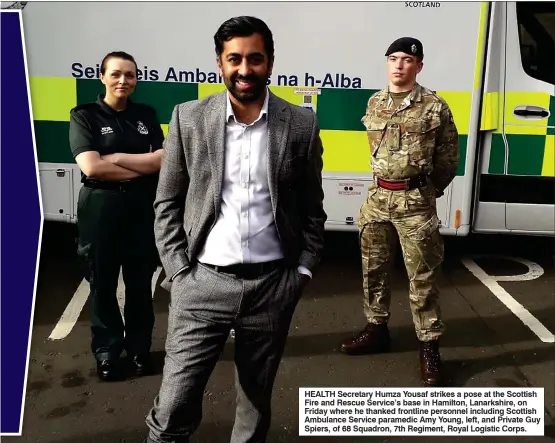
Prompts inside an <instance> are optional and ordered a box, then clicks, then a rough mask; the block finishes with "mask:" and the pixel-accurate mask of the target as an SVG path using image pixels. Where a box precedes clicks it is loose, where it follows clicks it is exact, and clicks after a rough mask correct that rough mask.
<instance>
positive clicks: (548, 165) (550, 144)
mask: <svg viewBox="0 0 555 443" xmlns="http://www.w3.org/2000/svg"><path fill="white" fill-rule="evenodd" d="M542 175H543V176H547V177H554V176H555V135H547V136H546V137H545V150H544V151H543V166H542Z"/></svg>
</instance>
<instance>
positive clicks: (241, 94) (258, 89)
mask: <svg viewBox="0 0 555 443" xmlns="http://www.w3.org/2000/svg"><path fill="white" fill-rule="evenodd" d="M239 80H246V81H249V82H251V83H252V84H253V86H252V87H251V89H249V90H248V91H242V90H240V89H239V87H238V86H237V82H238V81H239ZM266 82H267V78H266V77H261V76H256V75H248V76H246V77H243V76H240V75H234V76H232V77H231V78H226V79H225V85H226V87H227V90H228V91H229V93H230V94H231V95H232V96H233V97H235V99H236V100H237V101H240V102H244V103H247V102H253V101H256V100H258V99H259V98H260V97H262V95H263V94H264V91H265V89H266Z"/></svg>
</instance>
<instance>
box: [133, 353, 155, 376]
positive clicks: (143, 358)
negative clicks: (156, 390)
mask: <svg viewBox="0 0 555 443" xmlns="http://www.w3.org/2000/svg"><path fill="white" fill-rule="evenodd" d="M131 367H132V371H133V373H134V374H135V375H138V376H142V375H148V374H150V372H151V371H152V365H151V361H150V355H148V354H139V355H134V356H133V358H132V359H131Z"/></svg>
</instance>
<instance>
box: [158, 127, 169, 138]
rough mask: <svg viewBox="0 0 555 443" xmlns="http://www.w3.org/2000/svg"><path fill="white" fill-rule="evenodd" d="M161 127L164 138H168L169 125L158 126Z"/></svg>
mask: <svg viewBox="0 0 555 443" xmlns="http://www.w3.org/2000/svg"><path fill="white" fill-rule="evenodd" d="M160 126H161V127H162V132H163V133H164V137H167V136H168V128H169V127H170V125H160Z"/></svg>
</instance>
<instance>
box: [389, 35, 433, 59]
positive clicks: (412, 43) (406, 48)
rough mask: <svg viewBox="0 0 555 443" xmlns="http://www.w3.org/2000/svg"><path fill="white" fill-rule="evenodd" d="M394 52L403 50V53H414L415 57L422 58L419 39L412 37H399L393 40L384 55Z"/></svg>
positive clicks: (422, 50) (422, 53) (422, 52)
mask: <svg viewBox="0 0 555 443" xmlns="http://www.w3.org/2000/svg"><path fill="white" fill-rule="evenodd" d="M394 52H404V53H405V54H410V55H414V56H415V57H420V58H424V48H423V47H422V43H421V42H420V40H418V39H415V38H412V37H401V38H399V39H397V40H395V41H394V42H393V43H391V45H390V46H389V48H387V51H386V52H385V56H386V57H387V56H388V55H391V54H393V53H394Z"/></svg>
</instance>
